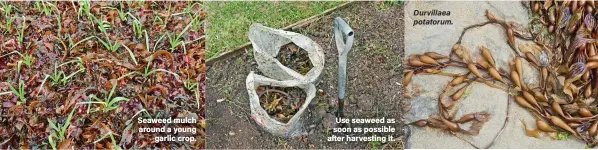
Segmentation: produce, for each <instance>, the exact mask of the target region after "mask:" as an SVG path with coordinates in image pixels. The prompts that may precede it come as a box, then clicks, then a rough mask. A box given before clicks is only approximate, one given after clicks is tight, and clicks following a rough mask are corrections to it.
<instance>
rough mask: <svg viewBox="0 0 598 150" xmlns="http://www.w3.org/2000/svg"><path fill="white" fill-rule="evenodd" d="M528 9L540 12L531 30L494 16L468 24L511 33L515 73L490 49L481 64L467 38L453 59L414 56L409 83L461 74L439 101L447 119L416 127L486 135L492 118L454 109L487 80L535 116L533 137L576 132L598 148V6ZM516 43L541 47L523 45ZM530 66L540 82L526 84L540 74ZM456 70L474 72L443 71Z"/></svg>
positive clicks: (534, 5)
mask: <svg viewBox="0 0 598 150" xmlns="http://www.w3.org/2000/svg"><path fill="white" fill-rule="evenodd" d="M527 4H529V8H530V10H531V11H532V14H533V16H532V18H531V19H532V20H531V26H530V27H523V26H521V25H520V24H519V23H516V22H510V21H505V20H501V19H500V18H498V17H499V16H494V15H492V12H491V11H486V14H485V15H486V17H487V21H486V22H483V23H480V24H476V25H473V26H469V27H466V28H465V30H464V31H463V32H466V31H467V30H468V29H472V28H476V27H481V26H484V25H487V24H498V25H500V26H502V27H503V28H504V29H505V31H506V32H505V35H506V37H507V40H506V41H505V42H506V43H508V44H509V45H510V47H511V49H512V50H513V51H514V52H515V53H516V54H518V55H517V56H516V57H515V58H513V59H512V60H509V69H507V70H505V69H497V67H496V65H495V62H494V58H493V54H492V53H491V52H490V50H489V49H488V48H486V47H483V46H482V47H481V54H482V56H483V59H478V60H473V59H472V56H471V51H470V50H469V49H468V48H467V47H465V46H463V45H461V44H460V41H461V39H459V41H458V42H457V43H456V44H455V45H454V46H453V47H452V52H451V53H450V55H449V56H443V55H440V54H437V53H433V52H428V53H424V54H415V55H412V56H410V57H409V58H408V59H407V60H406V63H407V64H408V67H406V71H405V72H406V74H405V78H404V83H405V84H408V83H409V82H410V80H411V78H412V77H413V75H415V74H420V73H428V74H437V75H446V76H452V77H454V79H453V80H452V81H451V82H450V83H448V84H447V86H446V88H445V89H444V91H443V92H442V93H441V94H440V96H439V97H438V105H439V106H438V109H439V114H437V115H436V116H431V117H430V118H429V119H425V120H419V121H415V122H412V123H411V124H413V125H417V126H420V127H423V126H430V127H434V128H440V129H444V130H447V131H451V132H461V133H465V134H470V135H478V134H479V130H480V128H481V127H482V126H483V124H484V123H486V121H487V120H488V117H489V116H491V115H492V114H489V113H487V112H476V113H472V114H466V115H463V116H455V114H453V113H451V112H453V111H454V109H456V108H453V106H455V104H456V103H461V102H460V101H459V100H460V99H461V96H462V95H463V93H464V91H465V89H466V88H467V86H469V85H470V84H471V83H472V82H481V83H484V84H486V85H488V86H490V87H493V88H497V89H501V90H504V91H506V92H507V93H509V95H510V97H512V98H511V99H513V100H514V101H515V102H516V103H517V104H518V105H519V106H521V107H524V108H526V109H527V110H529V113H531V114H533V116H535V118H536V126H537V128H538V129H533V128H527V126H526V125H525V123H523V124H524V127H525V130H526V136H530V137H540V136H541V135H542V133H547V135H549V136H550V137H552V138H553V139H559V138H560V137H562V135H571V136H573V137H576V138H577V139H579V140H581V141H584V142H585V143H586V144H588V146H589V147H594V146H595V145H596V144H598V139H596V135H597V134H598V115H597V114H598V102H597V101H595V99H596V96H597V95H596V93H598V92H596V90H597V89H598V88H597V87H598V79H597V78H596V77H597V76H598V55H596V54H597V50H596V48H597V47H596V40H597V39H598V31H597V30H598V26H597V25H596V21H597V19H598V13H597V12H596V6H597V4H596V3H595V2H593V1H552V0H548V1H545V2H541V1H533V2H529V3H527ZM462 36H463V34H461V37H462ZM515 39H520V40H526V41H533V42H534V43H533V44H522V43H517V42H516V40H515ZM497 40H499V39H497ZM523 61H527V62H529V64H531V66H532V68H533V69H536V70H538V72H540V74H539V77H538V78H539V79H540V80H539V82H540V83H534V84H532V83H525V82H524V80H523V78H524V77H523V75H524V74H523V72H525V71H532V70H524V69H522V62H523ZM449 66H451V67H461V68H466V69H468V70H469V73H465V74H453V73H446V72H443V71H442V69H444V68H446V67H449ZM532 85H539V86H532ZM467 122H472V125H471V127H469V128H463V127H462V126H460V125H461V124H464V123H467ZM522 122H523V121H522Z"/></svg>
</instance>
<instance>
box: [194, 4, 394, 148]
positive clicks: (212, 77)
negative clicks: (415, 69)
mask: <svg viewBox="0 0 598 150" xmlns="http://www.w3.org/2000/svg"><path fill="white" fill-rule="evenodd" d="M378 4H379V3H377V2H354V3H352V4H350V5H348V6H347V7H344V8H341V9H338V10H336V11H335V12H333V13H331V14H329V15H326V16H323V18H321V19H319V20H317V21H315V22H312V23H310V24H309V25H308V26H306V27H304V28H300V29H296V30H295V31H293V32H298V33H301V34H303V35H306V36H308V37H310V38H311V39H312V40H314V41H316V42H317V43H318V44H319V45H320V46H321V47H322V48H323V50H324V53H325V57H326V59H325V60H326V64H325V68H324V70H323V73H322V75H321V76H322V77H321V80H320V82H319V83H318V84H317V85H316V88H318V89H319V91H321V93H317V94H316V95H317V96H316V98H315V99H314V100H312V102H313V104H311V105H310V107H308V112H307V113H308V114H307V117H308V119H307V120H308V121H307V122H305V126H306V128H307V129H308V130H309V134H308V135H306V136H302V137H296V138H283V137H277V136H273V135H271V134H270V133H267V132H265V131H263V130H262V129H260V127H258V126H257V125H256V123H255V122H254V121H253V119H251V118H250V114H251V112H250V109H249V101H248V94H247V90H246V89H245V79H246V77H247V75H248V74H249V72H250V71H256V72H257V71H258V70H257V64H256V62H255V61H254V59H253V57H252V53H251V50H246V52H245V53H241V54H239V55H237V56H232V57H231V58H230V59H224V60H220V61H218V62H215V63H213V65H211V66H208V71H207V72H208V78H207V81H208V82H207V88H208V89H210V90H208V91H207V95H206V99H207V101H206V105H207V106H206V107H208V108H209V109H207V110H206V115H207V117H208V119H207V123H208V128H209V129H208V130H207V133H206V135H207V137H206V138H208V139H209V141H208V143H207V148H253V149H262V148H285V149H289V148H297V149H305V148H347V149H349V148H351V149H355V148H362V149H363V148H380V147H385V148H402V141H403V140H402V136H403V135H404V132H403V131H404V130H403V124H402V123H401V121H400V120H401V119H402V115H403V109H402V108H403V107H402V105H403V98H402V91H403V86H402V85H401V81H402V62H401V58H403V56H402V55H403V51H404V50H403V47H404V44H403V29H402V27H403V10H402V7H401V6H392V7H386V8H381V7H379V5H378ZM335 17H342V18H343V19H345V20H346V21H347V22H348V23H349V25H350V26H352V27H353V29H354V32H355V38H356V39H355V43H354V45H353V48H352V50H351V52H350V53H349V58H348V60H349V61H348V68H347V69H348V71H347V73H348V83H347V84H348V85H347V96H346V98H345V105H344V112H345V114H344V115H345V116H346V118H382V117H385V118H395V119H397V120H399V121H397V122H399V123H396V124H392V126H393V127H395V128H396V129H397V132H394V133H392V136H394V137H395V138H396V137H399V138H396V139H395V140H397V141H396V142H389V143H382V144H383V146H381V145H380V144H381V143H376V142H327V137H329V136H330V135H331V134H333V135H337V136H344V135H343V134H341V133H332V132H331V131H330V128H332V127H335V126H336V124H335V116H334V113H335V111H336V101H337V96H336V95H337V88H336V86H337V76H338V75H337V73H338V68H337V66H338V62H337V60H338V52H337V49H336V45H335V43H334V39H333V31H332V25H333V23H332V22H333V18H335ZM208 44H209V43H208ZM347 125H348V126H353V127H355V126H358V125H355V124H347ZM362 127H364V126H362ZM368 136H370V134H368Z"/></svg>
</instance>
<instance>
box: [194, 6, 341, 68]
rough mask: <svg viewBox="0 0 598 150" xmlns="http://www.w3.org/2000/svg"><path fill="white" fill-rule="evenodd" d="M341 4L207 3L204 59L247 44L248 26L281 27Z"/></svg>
mask: <svg viewBox="0 0 598 150" xmlns="http://www.w3.org/2000/svg"><path fill="white" fill-rule="evenodd" d="M342 3H344V2H255V1H253V2H207V3H206V4H207V6H208V16H207V19H208V22H209V24H210V25H209V27H208V29H207V35H209V38H208V41H207V42H206V43H207V49H208V54H207V56H206V57H207V58H211V57H214V56H217V55H218V54H220V53H222V52H225V51H229V50H232V49H234V48H236V47H238V46H241V45H242V44H244V43H246V42H249V39H248V38H247V32H248V30H249V26H250V25H251V24H252V23H261V24H263V25H265V26H268V27H273V28H283V27H285V26H287V25H290V24H292V23H295V22H297V21H299V20H302V19H305V18H309V17H311V16H313V15H317V14H319V13H322V12H324V11H325V10H327V9H330V8H332V7H335V6H338V5H340V4H342Z"/></svg>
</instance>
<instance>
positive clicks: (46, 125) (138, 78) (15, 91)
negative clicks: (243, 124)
mask: <svg viewBox="0 0 598 150" xmlns="http://www.w3.org/2000/svg"><path fill="white" fill-rule="evenodd" d="M0 7H1V8H2V9H0V24H1V26H0V32H1V34H0V81H1V83H0V101H1V103H2V105H1V107H0V149H15V148H21V149H51V148H54V149H64V148H69V149H70V148H77V149H119V148H126V149H137V148H190V149H196V148H204V147H205V146H204V145H205V141H204V131H205V129H204V128H205V120H204V109H203V105H204V100H203V98H202V97H203V96H202V95H204V94H203V93H204V91H205V87H204V80H205V70H206V69H205V65H204V64H205V60H204V47H205V44H204V39H205V38H203V37H204V29H203V22H202V21H203V20H204V19H205V8H203V6H202V4H201V2H89V1H79V2H47V1H27V2H0ZM139 117H141V118H177V117H178V118H182V117H185V118H193V119H196V121H197V123H182V124H139V123H137V118H139ZM163 126H169V127H172V128H175V127H179V128H182V127H185V128H195V129H196V132H193V133H192V132H186V133H179V134H176V135H175V134H173V133H149V132H144V133H140V132H138V129H139V128H142V127H163ZM197 130H198V131H197ZM166 135H173V136H186V137H193V138H195V140H194V141H175V142H157V141H155V139H154V138H155V137H158V136H166Z"/></svg>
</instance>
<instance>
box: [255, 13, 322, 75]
mask: <svg viewBox="0 0 598 150" xmlns="http://www.w3.org/2000/svg"><path fill="white" fill-rule="evenodd" d="M249 40H250V41H251V44H252V45H253V54H254V58H255V61H256V62H257V64H258V69H259V70H260V71H261V72H262V73H263V74H264V75H265V76H267V77H270V78H273V79H276V80H298V81H299V82H300V83H315V82H316V81H317V80H318V79H319V77H320V74H322V70H323V69H324V52H323V51H322V48H321V47H320V45H318V43H316V42H314V41H313V40H311V39H310V38H308V37H307V36H304V35H301V34H299V33H294V32H289V31H284V30H278V29H273V28H269V27H265V26H263V25H261V24H253V25H252V26H251V27H250V28H249ZM291 42H292V43H294V44H295V45H297V46H299V47H301V48H302V49H303V50H305V51H307V54H308V56H309V60H310V61H311V63H312V65H313V68H312V69H311V70H309V72H307V74H305V75H301V74H300V73H298V72H296V71H294V70H293V69H291V68H288V67H286V66H284V65H282V64H281V63H280V62H278V60H277V59H276V58H275V57H276V56H277V55H278V52H279V51H280V48H281V47H282V46H283V45H286V44H289V43H291Z"/></svg>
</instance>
